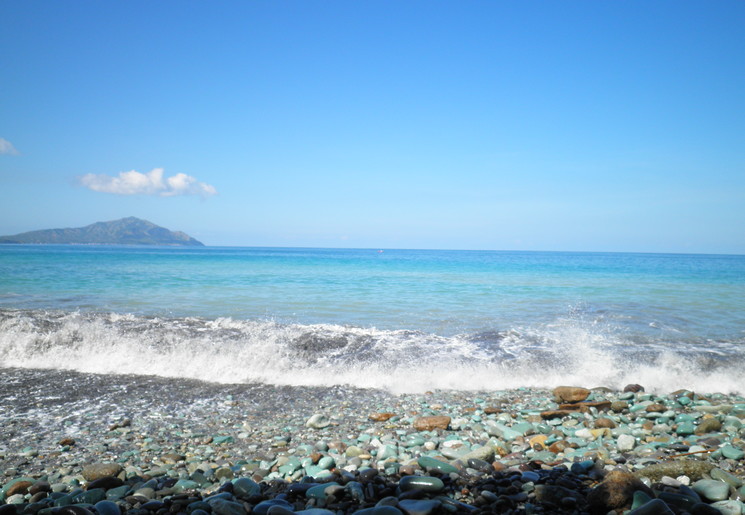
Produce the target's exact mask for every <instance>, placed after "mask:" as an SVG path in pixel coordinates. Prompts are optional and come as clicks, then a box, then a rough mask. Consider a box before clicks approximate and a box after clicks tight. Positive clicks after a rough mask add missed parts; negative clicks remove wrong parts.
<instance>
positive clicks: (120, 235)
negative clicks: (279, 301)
mask: <svg viewBox="0 0 745 515" xmlns="http://www.w3.org/2000/svg"><path fill="white" fill-rule="evenodd" d="M0 243H26V244H29V243H38V244H56V245H61V244H62V245H66V244H69V245H179V246H189V247H203V246H204V244H203V243H202V242H200V241H198V240H195V239H194V238H192V237H191V236H189V235H188V234H185V233H183V232H180V231H170V230H168V229H166V228H165V227H160V226H158V225H155V224H154V223H152V222H148V221H147V220H142V219H140V218H135V217H134V216H130V217H128V218H122V219H120V220H113V221H111V222H96V223H94V224H91V225H86V226H85V227H78V228H74V229H47V230H43V231H31V232H24V233H21V234H16V235H13V236H0Z"/></svg>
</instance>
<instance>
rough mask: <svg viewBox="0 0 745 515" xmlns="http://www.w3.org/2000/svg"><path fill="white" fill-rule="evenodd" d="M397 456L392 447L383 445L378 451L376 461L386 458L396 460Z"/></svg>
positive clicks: (395, 450)
mask: <svg viewBox="0 0 745 515" xmlns="http://www.w3.org/2000/svg"><path fill="white" fill-rule="evenodd" d="M397 456H398V451H397V449H396V448H395V447H394V446H392V445H384V446H383V447H382V448H381V449H379V450H378V454H377V458H378V460H386V459H388V458H396V457H397Z"/></svg>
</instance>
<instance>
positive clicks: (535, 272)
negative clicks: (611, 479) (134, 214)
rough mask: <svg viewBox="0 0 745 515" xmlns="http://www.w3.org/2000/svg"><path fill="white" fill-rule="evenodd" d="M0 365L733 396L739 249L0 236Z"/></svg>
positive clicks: (416, 388)
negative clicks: (49, 241)
mask: <svg viewBox="0 0 745 515" xmlns="http://www.w3.org/2000/svg"><path fill="white" fill-rule="evenodd" d="M0 372H2V377H3V383H4V384H5V387H4V388H5V390H4V391H5V395H6V397H8V398H10V397H12V395H11V393H9V392H10V391H11V390H12V385H13V384H21V383H22V384H24V385H28V384H31V383H33V380H34V378H37V379H39V378H42V377H53V378H54V384H58V382H61V383H62V384H65V381H70V380H71V379H70V378H77V379H75V380H76V381H82V382H85V380H86V379H85V378H88V380H90V379H91V378H93V377H101V376H104V377H106V378H109V379H110V380H115V378H117V377H121V378H128V379H127V381H130V382H131V381H132V380H133V379H132V378H170V379H169V380H170V381H176V382H178V381H185V382H190V384H193V382H194V381H197V382H203V383H209V384H211V385H220V384H224V385H262V387H264V386H266V385H269V386H271V385H274V386H277V387H281V386H293V387H334V388H338V387H340V386H341V387H356V388H374V389H382V390H387V391H388V392H392V393H395V394H398V393H417V392H426V391H432V390H461V391H484V390H505V389H518V388H525V387H529V388H551V387H555V386H558V385H577V386H585V387H598V386H604V387H608V388H623V387H624V386H625V385H627V384H631V383H635V384H641V385H643V386H644V387H645V388H646V389H647V391H659V392H671V391H675V390H678V389H689V390H693V391H697V392H721V393H738V394H745V256H738V255H684V254H633V253H590V252H517V251H504V252H500V251H454V250H400V249H315V248H237V247H142V246H98V245H90V246H83V245H69V246H65V245H59V246H57V245H2V246H0ZM65 378H67V379H65ZM122 380H124V379H122Z"/></svg>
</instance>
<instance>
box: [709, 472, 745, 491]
mask: <svg viewBox="0 0 745 515" xmlns="http://www.w3.org/2000/svg"><path fill="white" fill-rule="evenodd" d="M709 475H710V476H711V478H712V479H718V480H719V481H724V482H725V483H727V484H728V485H730V486H732V487H734V488H740V487H741V486H742V485H743V481H742V479H740V478H739V477H736V476H733V475H732V474H730V473H729V472H726V471H724V470H722V469H719V468H716V469H712V470H711V472H709Z"/></svg>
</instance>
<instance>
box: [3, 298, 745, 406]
mask: <svg viewBox="0 0 745 515" xmlns="http://www.w3.org/2000/svg"><path fill="white" fill-rule="evenodd" d="M738 348H740V349H741V348H742V342H724V343H722V344H721V345H719V347H717V346H715V345H710V346H709V348H708V349H707V350H703V349H700V348H691V347H690V346H688V345H683V344H681V345H679V346H676V345H675V344H674V342H650V341H647V342H640V341H634V340H633V339H630V338H628V337H627V336H624V335H623V333H621V332H619V331H614V330H613V328H610V327H607V326H603V325H602V324H597V323H596V322H593V321H586V320H583V319H581V318H571V317H570V318H563V319H558V320H556V321H553V322H551V323H545V324H541V325H537V326H535V327H529V328H512V329H509V330H506V331H484V332H479V333H473V334H462V335H456V336H447V337H445V336H438V335H436V334H429V333H425V332H420V331H411V330H399V331H384V330H377V329H375V328H360V327H348V326H341V325H330V324H319V325H302V324H280V323H277V322H275V321H271V320H234V319H231V318H218V319H214V320H206V319H200V318H171V319H167V318H158V317H140V316H134V315H119V314H113V313H81V312H72V313H69V312H48V311H14V310H7V311H0V366H2V367H17V368H30V369H60V370H74V371H78V372H84V373H93V374H138V375H152V376H161V377H171V378H186V379H198V380H201V381H208V382H216V383H264V384H273V385H294V386H334V385H353V386H355V387H361V388H379V389H384V390H388V391H391V392H395V393H416V392H422V391H426V390H433V389H454V390H495V389H497V390H503V389H513V388H519V387H536V388H551V387H554V386H558V385H560V384H577V385H583V386H589V387H592V386H607V387H611V388H622V387H623V386H624V385H625V384H628V383H640V384H643V385H644V386H645V387H646V388H647V389H649V390H656V391H673V390H676V389H682V388H687V389H692V390H695V391H700V392H723V393H744V392H745V385H743V382H742V380H741V373H740V372H739V371H741V370H742V367H743V365H744V364H745V359H743V356H742V355H741V354H740V353H738V352H737V349H738Z"/></svg>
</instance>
